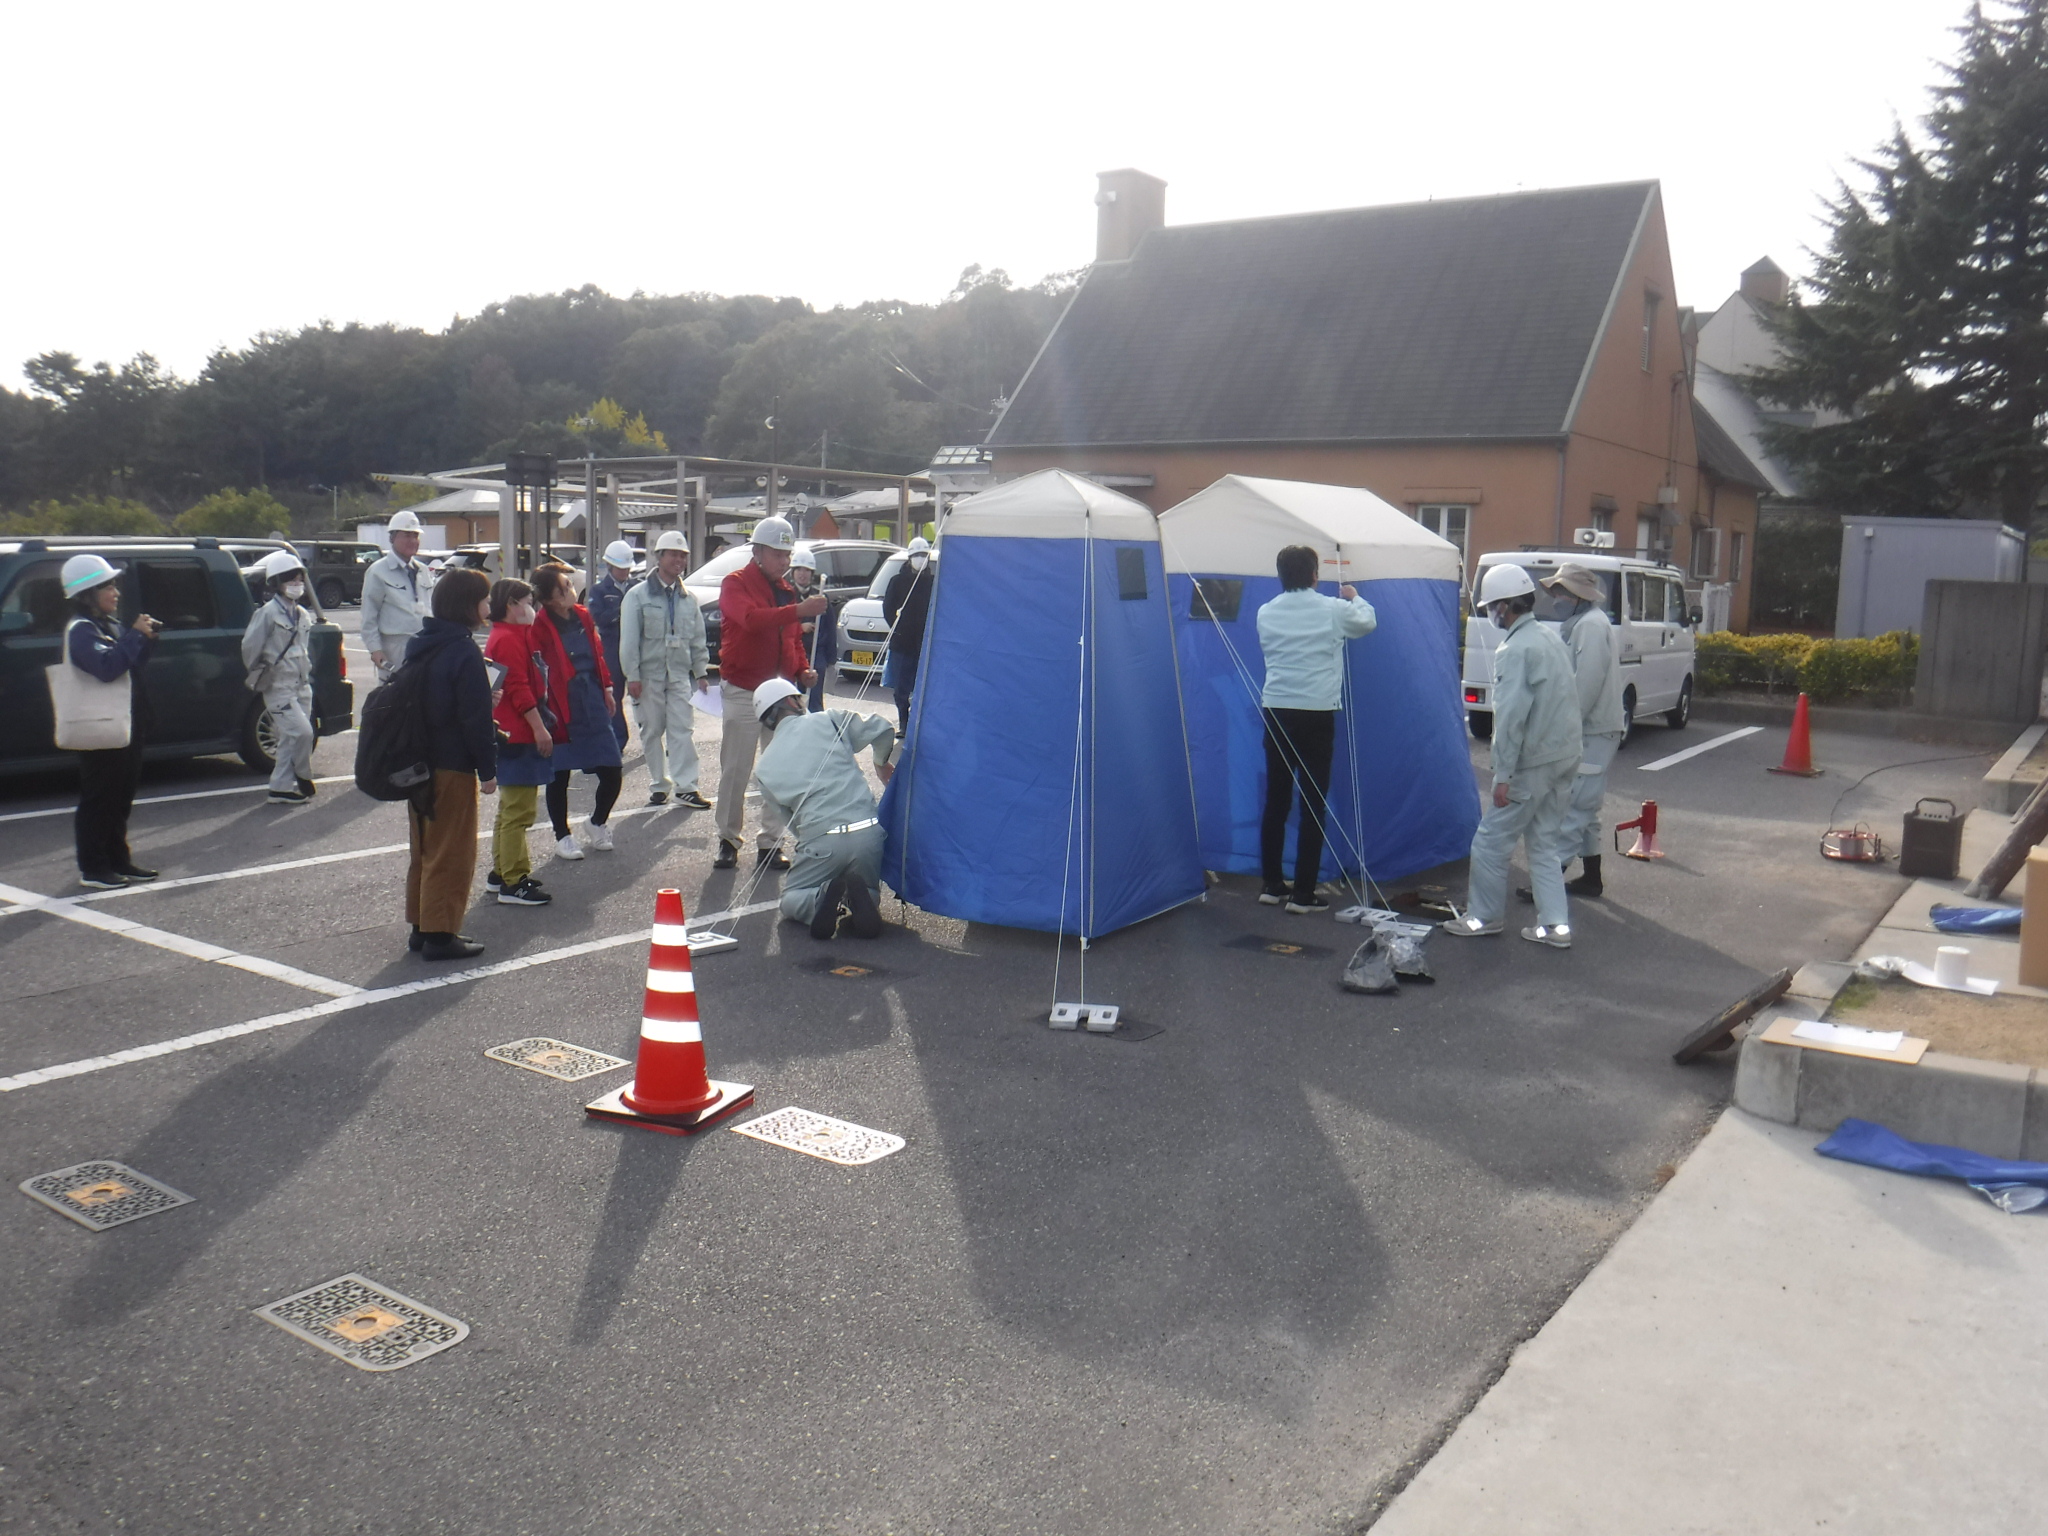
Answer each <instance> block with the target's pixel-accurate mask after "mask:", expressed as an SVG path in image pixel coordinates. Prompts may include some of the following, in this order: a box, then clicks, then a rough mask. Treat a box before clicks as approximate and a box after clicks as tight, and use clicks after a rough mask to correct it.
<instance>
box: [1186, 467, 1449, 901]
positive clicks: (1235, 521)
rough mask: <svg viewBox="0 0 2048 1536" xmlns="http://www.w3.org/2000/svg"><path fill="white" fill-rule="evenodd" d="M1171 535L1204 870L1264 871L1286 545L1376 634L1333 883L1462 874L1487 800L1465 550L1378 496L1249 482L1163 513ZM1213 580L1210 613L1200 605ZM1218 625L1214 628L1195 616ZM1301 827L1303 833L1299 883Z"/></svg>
mask: <svg viewBox="0 0 2048 1536" xmlns="http://www.w3.org/2000/svg"><path fill="white" fill-rule="evenodd" d="M1159 527H1160V536H1161V539H1162V541H1163V546H1164V549H1165V554H1166V562H1167V569H1168V571H1169V573H1170V574H1169V575H1168V578H1167V584H1168V591H1169V595H1170V598H1171V601H1172V607H1173V624H1174V633H1175V637H1176V642H1177V645H1178V649H1179V664H1180V684H1181V688H1182V691H1183V695H1184V697H1185V699H1186V703H1187V721H1188V735H1189V738H1190V740H1191V741H1192V742H1193V743H1194V747H1195V751H1194V754H1193V756H1194V765H1195V794H1196V808H1197V811H1198V814H1199V820H1200V825H1201V848H1202V863H1203V866H1204V867H1205V868H1208V869H1219V870H1234V871H1239V872H1246V873H1254V874H1255V873H1258V872H1259V822H1260V819H1261V816H1262V814H1263V811H1264V808H1265V781H1266V766H1265V738H1264V726H1263V725H1262V723H1261V719H1260V715H1259V705H1258V696H1259V690H1260V689H1261V688H1263V687H1264V685H1265V680H1266V669H1265V662H1264V659H1263V657H1262V655H1261V653H1260V649H1259V630H1258V610H1259V607H1260V605H1262V604H1263V603H1266V602H1268V601H1270V600H1271V599H1272V598H1274V597H1277V596H1278V595H1279V593H1280V581H1279V578H1278V576H1277V575H1275V574H1274V570H1273V557H1274V556H1275V555H1276V554H1277V553H1278V552H1279V550H1280V549H1281V548H1283V547H1284V546H1286V545H1289V544H1305V545H1308V546H1310V547H1311V548H1314V549H1317V550H1319V551H1320V552H1321V553H1322V555H1323V557H1324V574H1325V577H1326V578H1327V579H1326V580H1325V581H1324V582H1323V583H1322V584H1321V586H1320V587H1319V590H1321V591H1324V592H1328V593H1332V594H1334V593H1335V591H1336V589H1337V583H1338V582H1340V581H1348V582H1351V583H1353V584H1354V585H1356V587H1357V589H1358V593H1359V595H1360V596H1361V597H1363V598H1364V599H1365V600H1366V601H1367V602H1368V603H1371V604H1372V606H1373V610H1374V612H1375V614H1376V615H1377V617H1378V620H1379V623H1378V627H1377V628H1376V629H1375V630H1374V631H1373V633H1371V634H1370V635H1366V636H1364V637H1362V638H1360V639H1357V640H1353V641H1350V642H1349V643H1348V644H1347V645H1346V646H1345V669H1346V674H1347V679H1346V686H1345V696H1344V706H1343V709H1342V712H1341V713H1340V716H1339V721H1338V730H1337V753H1336V760H1335V763H1334V766H1333V767H1332V770H1331V775H1330V802H1331V805H1330V810H1331V817H1332V822H1333V825H1332V826H1331V828H1330V831H1329V836H1328V839H1327V841H1326V843H1325V845H1324V853H1323V868H1322V873H1323V878H1325V879H1334V878H1335V877H1336V876H1337V875H1338V873H1339V871H1340V870H1341V871H1343V872H1346V873H1349V874H1353V875H1355V874H1356V873H1357V872H1358V870H1359V867H1360V865H1361V863H1362V864H1363V866H1364V868H1365V869H1366V870H1367V871H1369V872H1370V873H1371V875H1372V877H1373V878H1374V879H1375V880H1378V881H1388V880H1398V879H1400V878H1402V877H1403V876H1406V875H1411V874H1414V873H1416V872H1417V871H1419V870H1424V869H1429V868H1431V867H1433V866H1435V865H1438V864H1443V863H1448V862H1449V861H1451V860H1453V859H1460V858H1463V857H1464V856H1465V854H1466V853H1467V852H1468V851H1469V849H1470V847H1471V843H1472V832H1473V829H1474V828H1475V827H1476V826H1477V825H1478V823H1479V800H1478V794H1477V791H1476V790H1475V788H1474V786H1473V780H1472V767H1471V756H1470V753H1469V750H1468V749H1467V747H1466V743H1465V714H1464V706H1463V703H1462V701H1461V698H1460V695H1459V681H1458V678H1459V666H1458V646H1459V633H1458V630H1459V616H1458V599H1459V587H1460V581H1461V573H1462V562H1461V561H1460V559H1459V555H1458V551H1457V548H1456V546H1454V545H1452V544H1450V543H1448V542H1447V541H1445V540H1443V539H1440V538H1438V537H1437V536H1436V535H1434V534H1432V533H1430V532H1428V531H1427V530H1426V529H1423V528H1422V527H1421V526H1420V525H1418V524H1417V523H1416V521H1415V519H1413V518H1411V517H1409V516H1407V515H1406V514H1405V513H1403V512H1402V511H1400V510H1399V509H1398V508H1396V507H1392V506H1389V505H1388V504H1387V503H1386V502H1383V501H1381V500H1380V499H1379V498H1378V497H1376V496H1374V495H1372V494H1371V493H1370V492H1368V491H1362V490H1358V489H1355V488H1352V487H1346V486H1322V485H1310V484H1305V483H1302V482H1298V481H1286V480H1262V479H1252V478H1249V477H1245V476H1236V475H1230V476H1225V477H1224V478H1223V479H1222V480H1219V481H1217V482H1216V484H1215V485H1212V486H1210V487H1209V488H1208V489H1207V490H1205V491H1202V492H1200V493H1198V494H1197V495H1195V496H1193V497H1190V498H1189V499H1188V500H1187V501H1184V502H1182V503H1181V504H1180V505H1179V506H1177V507H1174V508H1173V509H1172V510H1171V511H1168V512H1166V513H1164V514H1162V515H1161V517H1160V521H1159ZM1203 580H1206V581H1207V582H1209V583H1210V584H1211V587H1210V589H1209V595H1210V597H1211V598H1212V599H1214V602H1213V603H1212V604H1211V605H1210V606H1208V607H1205V606H1204V604H1203V603H1202V602H1201V601H1199V600H1198V596H1197V587H1196V583H1197V582H1198V581H1203ZM1233 604H1234V616H1232V612H1233ZM1212 609H1213V611H1214V612H1215V613H1216V614H1217V615H1218V616H1217V617H1216V618H1207V617H1198V615H1202V614H1205V613H1208V612H1210V611H1212ZM1300 814H1301V813H1300V811H1299V809H1297V810H1296V812H1295V815H1294V818H1293V820H1292V821H1290V823H1289V832H1288V839H1287V848H1288V856H1287V871H1288V873H1289V874H1290V875H1291V874H1292V872H1293V867H1294V866H1293V852H1292V850H1293V848H1294V825H1295V823H1297V822H1298V821H1299V820H1300Z"/></svg>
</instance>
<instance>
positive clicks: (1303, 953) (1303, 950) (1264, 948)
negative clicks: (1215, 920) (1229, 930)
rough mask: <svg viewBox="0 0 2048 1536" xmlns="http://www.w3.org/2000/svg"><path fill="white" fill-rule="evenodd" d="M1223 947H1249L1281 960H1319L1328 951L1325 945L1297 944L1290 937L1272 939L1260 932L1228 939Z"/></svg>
mask: <svg viewBox="0 0 2048 1536" xmlns="http://www.w3.org/2000/svg"><path fill="white" fill-rule="evenodd" d="M1223 947H1224V948H1225V949H1250V950H1256V951H1257V952H1258V953H1260V954H1263V955H1278V956H1279V957H1280V958H1281V959H1283V960H1320V959H1322V958H1323V957H1324V956H1326V955H1328V954H1329V953H1330V949H1329V947H1328V946H1327V945H1323V944H1297V943H1296V942H1295V941H1294V940H1292V939H1272V938H1268V937H1266V935H1264V934H1262V933H1247V934H1245V935H1244V936H1243V937H1241V938H1235V939H1228V940H1226V941H1225V942H1224V945H1223Z"/></svg>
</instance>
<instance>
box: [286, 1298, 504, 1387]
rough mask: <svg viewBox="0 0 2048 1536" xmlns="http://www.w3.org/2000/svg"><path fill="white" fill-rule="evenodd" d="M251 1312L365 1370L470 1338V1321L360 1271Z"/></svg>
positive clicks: (384, 1367) (392, 1368)
mask: <svg viewBox="0 0 2048 1536" xmlns="http://www.w3.org/2000/svg"><path fill="white" fill-rule="evenodd" d="M256 1315H257V1316H258V1317H260V1318H263V1319H264V1320H265V1321H267V1322H272V1323H275V1324H277V1326H278V1327H280V1328H282V1329H283V1330H284V1331H285V1332H286V1333H290V1334H295V1335H297V1336H298V1337H299V1338H302V1339H304V1340H305V1341H306V1342H307V1343H308V1344H313V1345H317V1346H318V1347H319V1348H321V1349H324V1350H326V1351H327V1353H329V1354H330V1355H339V1356H340V1357H341V1358H342V1359H344V1360H346V1361H347V1362H348V1363H349V1364H350V1365H353V1366H355V1367H356V1368H357V1369H358V1370H364V1371H395V1370H397V1369H398V1368H399V1367H400V1366H405V1365H411V1364H412V1363H413V1362H414V1361H415V1360H424V1359H426V1358H427V1356H429V1355H437V1354H439V1353H440V1352H441V1351H442V1350H444V1349H447V1348H449V1347H450V1346H452V1345H456V1344H460V1343H461V1342H462V1341H463V1340H464V1339H466V1338H468V1337H469V1324H467V1323H459V1322H457V1321H456V1320H455V1319H454V1318H452V1317H446V1316H443V1315H442V1314H441V1313H439V1312H436V1311H434V1310H433V1309H432V1308H431V1307H423V1306H421V1305H420V1304H419V1303H418V1302H416V1301H414V1300H413V1299H412V1298H411V1297H409V1296H401V1295H399V1294H398V1292H396V1291H387V1290H385V1289H384V1287H383V1286H381V1285H379V1284H377V1282H376V1281H374V1280H366V1279H365V1278H363V1276H361V1275H343V1276H342V1277H341V1278H340V1279H339V1280H329V1281H328V1282H327V1283H326V1284H325V1285H316V1286H314V1287H313V1288H312V1289H311V1290H310V1291H301V1292H299V1294H298V1295H296V1296H287V1297H285V1299H284V1300H283V1301H273V1302H272V1303H271V1304H270V1305H269V1306H267V1307H258V1308H257V1309H256Z"/></svg>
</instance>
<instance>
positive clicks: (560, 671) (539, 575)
mask: <svg viewBox="0 0 2048 1536" xmlns="http://www.w3.org/2000/svg"><path fill="white" fill-rule="evenodd" d="M574 574H575V573H574V572H572V571H571V570H570V569H569V568H568V567H567V566H566V565H544V566H542V567H541V568H540V569H539V570H537V571H535V572H534V573H533V590H534V593H535V595H536V596H537V597H539V599H540V604H541V616H540V618H538V619H537V620H535V622H534V626H533V632H534V638H535V646H534V648H535V649H536V650H537V651H539V652H540V655H541V658H542V660H544V661H545V662H546V663H547V666H548V670H549V674H550V676H553V677H560V678H562V679H563V688H564V690H565V691H566V693H567V696H568V705H569V708H568V712H567V717H566V719H565V721H564V725H565V727H566V729H565V730H564V731H563V732H561V733H558V734H557V736H556V739H555V753H554V758H553V763H554V768H555V776H554V777H553V778H552V779H550V780H548V792H547V801H548V822H549V824H550V825H551V826H552V827H553V828H554V832H555V857H556V858H558V859H580V858H582V857H583V849H584V848H586V847H587V848H596V849H600V850H608V849H610V847H611V846H612V829H611V826H610V824H609V823H610V821H611V814H612V807H613V806H614V805H616V804H618V801H619V782H620V778H621V776H622V770H621V768H620V752H619V739H618V737H616V736H614V735H613V734H612V716H613V714H614V712H615V711H616V710H617V709H618V704H617V703H616V702H615V701H614V700H613V698H612V678H611V671H610V669H609V668H608V667H606V665H605V660H604V641H603V639H602V638H601V637H600V636H599V634H598V632H597V621H596V620H595V619H593V618H592V617H591V615H590V610H589V609H587V608H585V607H583V606H582V605H581V604H580V603H578V602H577V601H576V588H575V585H574V583H573V580H572V578H573V576H574ZM578 770H581V771H582V772H584V773H589V774H595V775H596V777H597V801H596V803H595V804H594V805H593V806H592V807H591V809H590V819H589V820H588V821H587V822H586V823H585V824H584V831H583V843H582V844H581V845H578V843H577V841H576V838H575V837H574V835H573V834H572V833H571V832H570V830H569V775H570V774H572V773H575V772H577V771H578Z"/></svg>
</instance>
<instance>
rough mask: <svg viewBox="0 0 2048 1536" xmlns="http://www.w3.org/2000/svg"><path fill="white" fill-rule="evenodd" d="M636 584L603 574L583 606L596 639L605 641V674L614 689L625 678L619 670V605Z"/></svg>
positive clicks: (586, 597)
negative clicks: (595, 629)
mask: <svg viewBox="0 0 2048 1536" xmlns="http://www.w3.org/2000/svg"><path fill="white" fill-rule="evenodd" d="M637 585H638V583H637V582H634V581H632V580H630V579H629V580H627V581H625V582H617V581H614V580H612V573H611V572H610V571H606V572H605V573H604V574H603V575H602V576H600V577H598V579H597V580H596V581H594V582H592V583H591V586H590V590H589V592H587V593H586V594H585V595H584V598H583V606H584V607H585V608H587V609H589V610H590V617H591V618H592V619H593V620H595V621H596V624H597V634H598V638H599V639H601V640H602V641H604V665H605V670H606V671H608V672H610V673H611V675H612V685H613V686H614V687H615V688H616V687H617V686H618V685H619V684H621V683H623V682H624V681H625V677H626V674H625V673H623V672H621V671H620V670H619V605H620V604H621V603H623V602H625V600H626V594H627V593H628V592H630V591H632V590H633V588H634V587H635V586H637Z"/></svg>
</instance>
